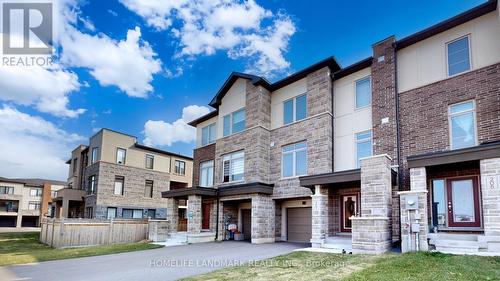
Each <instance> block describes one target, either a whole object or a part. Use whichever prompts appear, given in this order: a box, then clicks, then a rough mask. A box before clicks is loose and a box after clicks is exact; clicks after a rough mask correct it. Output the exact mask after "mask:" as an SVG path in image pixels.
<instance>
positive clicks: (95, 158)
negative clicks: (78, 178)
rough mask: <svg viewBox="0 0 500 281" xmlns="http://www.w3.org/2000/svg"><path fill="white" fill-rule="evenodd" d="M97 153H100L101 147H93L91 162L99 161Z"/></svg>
mask: <svg viewBox="0 0 500 281" xmlns="http://www.w3.org/2000/svg"><path fill="white" fill-rule="evenodd" d="M97 154H99V147H94V148H92V158H91V164H94V163H95V162H97V157H98V155H97Z"/></svg>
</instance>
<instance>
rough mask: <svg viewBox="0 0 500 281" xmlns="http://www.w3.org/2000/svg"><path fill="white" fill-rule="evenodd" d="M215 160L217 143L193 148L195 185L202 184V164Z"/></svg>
mask: <svg viewBox="0 0 500 281" xmlns="http://www.w3.org/2000/svg"><path fill="white" fill-rule="evenodd" d="M210 160H212V161H213V160H215V143H213V144H210V145H206V146H203V147H199V148H196V149H194V150H193V186H199V185H200V165H201V163H202V162H205V161H210Z"/></svg>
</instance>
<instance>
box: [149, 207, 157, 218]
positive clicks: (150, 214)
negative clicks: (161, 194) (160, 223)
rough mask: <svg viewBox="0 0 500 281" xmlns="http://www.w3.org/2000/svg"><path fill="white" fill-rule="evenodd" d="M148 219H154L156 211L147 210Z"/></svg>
mask: <svg viewBox="0 0 500 281" xmlns="http://www.w3.org/2000/svg"><path fill="white" fill-rule="evenodd" d="M148 218H150V219H154V218H156V210H155V209H148Z"/></svg>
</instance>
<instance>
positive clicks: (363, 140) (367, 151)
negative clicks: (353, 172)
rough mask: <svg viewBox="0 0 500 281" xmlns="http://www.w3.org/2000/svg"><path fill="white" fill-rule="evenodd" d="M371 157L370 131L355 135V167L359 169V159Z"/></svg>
mask: <svg viewBox="0 0 500 281" xmlns="http://www.w3.org/2000/svg"><path fill="white" fill-rule="evenodd" d="M369 156H372V131H371V130H370V131H366V132H361V133H357V134H356V167H358V168H359V167H360V161H359V160H360V159H361V158H364V157H369Z"/></svg>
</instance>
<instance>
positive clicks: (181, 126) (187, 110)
mask: <svg viewBox="0 0 500 281" xmlns="http://www.w3.org/2000/svg"><path fill="white" fill-rule="evenodd" d="M209 112H210V109H209V108H208V107H206V106H198V105H190V106H187V107H184V108H183V109H182V118H180V119H177V120H176V121H174V122H172V123H168V122H165V121H161V120H158V121H154V120H148V121H147V122H146V123H145V124H144V135H145V136H146V138H145V139H144V144H146V145H150V146H170V145H172V143H174V142H185V143H191V142H193V141H194V140H195V139H196V129H195V128H193V127H191V126H189V125H188V123H189V122H191V121H193V120H194V119H196V118H198V117H201V116H203V115H205V114H208V113H209Z"/></svg>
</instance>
